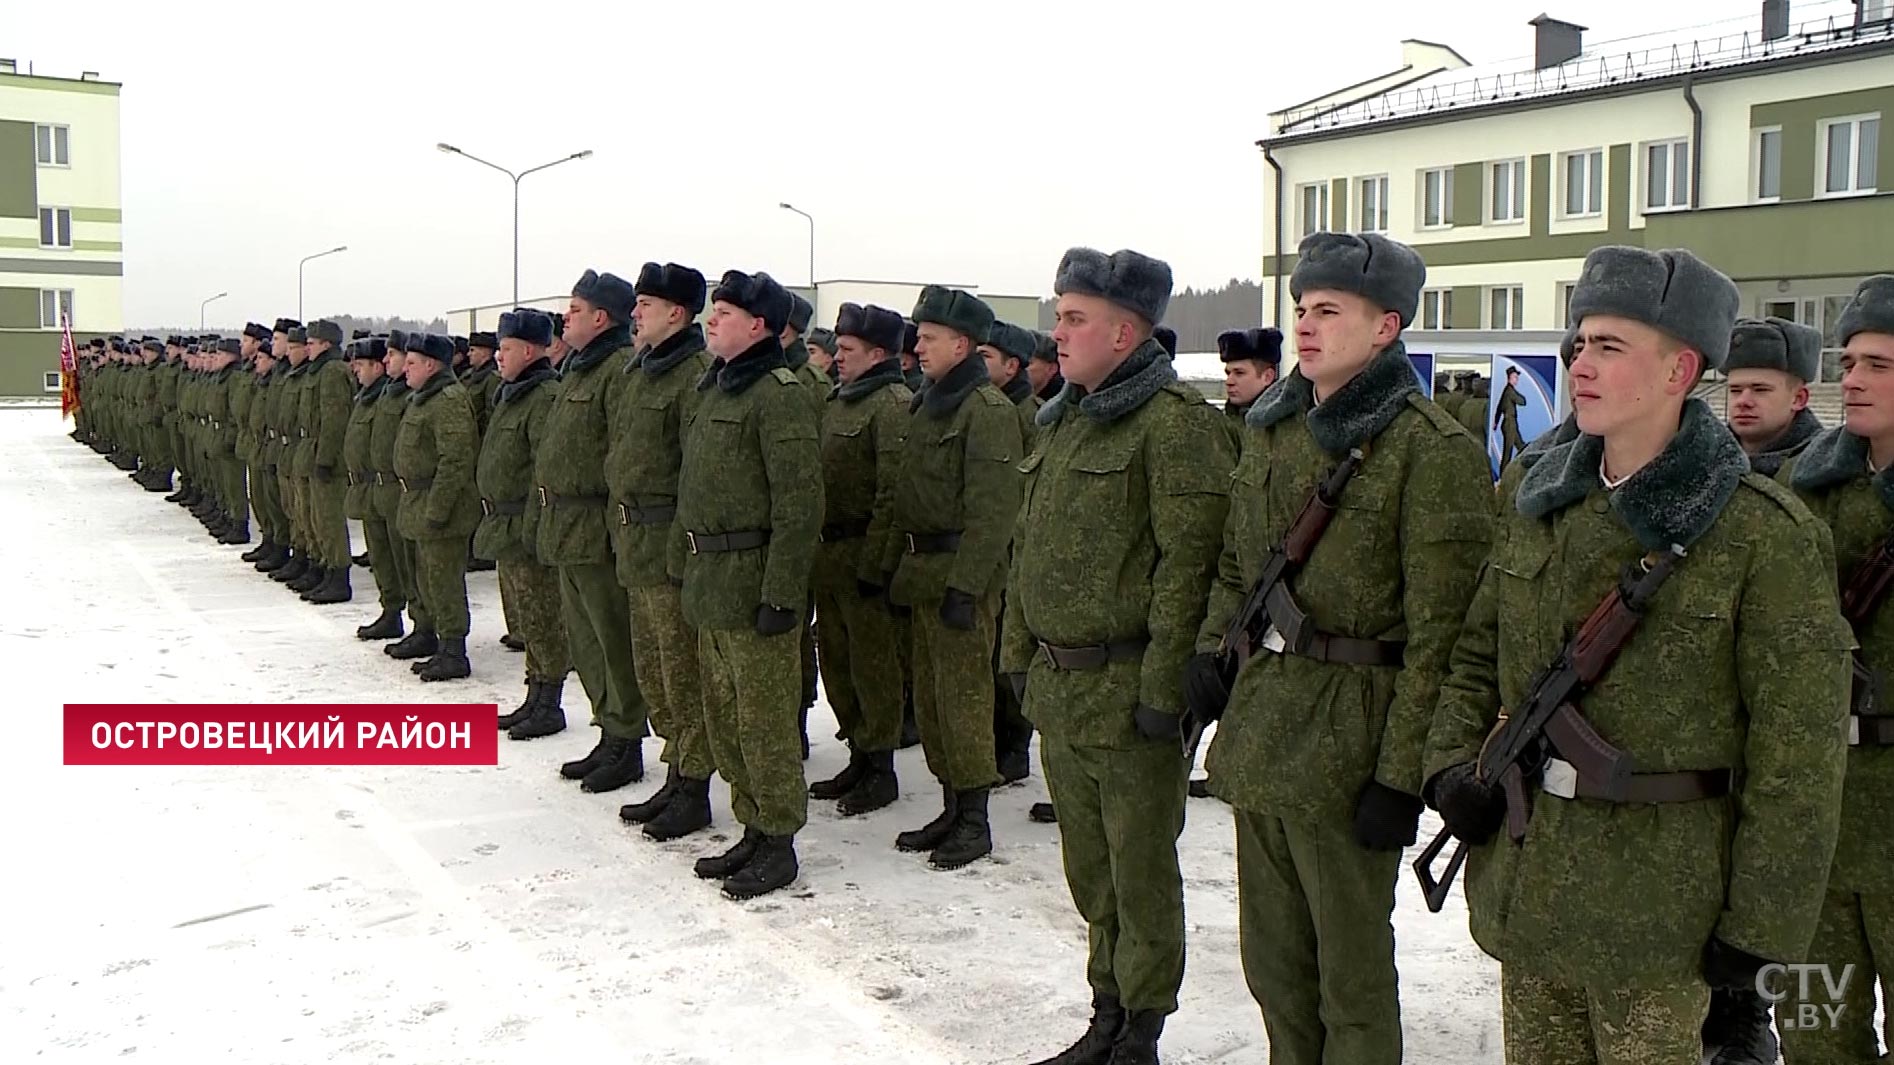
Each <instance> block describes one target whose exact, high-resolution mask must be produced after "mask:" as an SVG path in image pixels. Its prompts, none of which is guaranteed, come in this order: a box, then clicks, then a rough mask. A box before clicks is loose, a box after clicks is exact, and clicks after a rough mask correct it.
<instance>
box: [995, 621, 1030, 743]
mask: <svg viewBox="0 0 1894 1065" xmlns="http://www.w3.org/2000/svg"><path fill="white" fill-rule="evenodd" d="M999 616H1000V617H1001V618H1004V617H1006V593H1004V592H1001V593H1000V606H999ZM1002 627H1004V624H1003V623H1002ZM1003 639H1005V634H1004V633H1001V634H1000V636H999V638H997V639H995V640H994V641H993V744H994V748H995V751H996V753H997V752H1003V751H1011V750H1021V751H1023V750H1027V749H1029V748H1030V747H1031V746H1032V734H1033V724H1032V722H1031V721H1030V720H1028V719H1027V717H1026V713H1025V708H1024V707H1022V706H1020V705H1019V700H1018V699H1017V698H1015V697H1014V695H1013V686H1012V684H1011V683H1010V682H1008V681H1007V679H1006V675H1005V674H1003V673H1001V672H1000V641H1001V640H1003Z"/></svg>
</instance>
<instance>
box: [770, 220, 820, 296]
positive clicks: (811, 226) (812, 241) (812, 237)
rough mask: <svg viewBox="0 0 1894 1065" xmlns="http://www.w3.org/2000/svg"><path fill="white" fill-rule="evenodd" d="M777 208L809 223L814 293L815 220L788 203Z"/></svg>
mask: <svg viewBox="0 0 1894 1065" xmlns="http://www.w3.org/2000/svg"><path fill="white" fill-rule="evenodd" d="M776 206H778V207H781V208H782V209H783V210H785V211H794V212H796V213H797V214H799V215H801V216H802V220H803V221H805V222H807V223H809V289H810V290H811V291H814V289H815V219H814V218H813V217H811V216H810V214H809V212H807V211H805V210H803V209H802V208H800V207H796V206H793V205H791V204H787V203H779V204H777V205H776Z"/></svg>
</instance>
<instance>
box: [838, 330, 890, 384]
mask: <svg viewBox="0 0 1894 1065" xmlns="http://www.w3.org/2000/svg"><path fill="white" fill-rule="evenodd" d="M887 357H888V353H887V352H885V351H883V350H881V349H880V348H871V347H869V346H868V345H867V343H866V342H864V341H863V340H862V338H860V337H836V338H835V361H836V362H838V363H840V364H841V365H842V380H844V381H853V380H855V379H856V378H857V377H860V376H861V375H862V374H865V373H867V372H868V371H869V369H870V368H871V367H873V366H874V365H875V363H877V362H880V361H881V360H882V359H885V358H887Z"/></svg>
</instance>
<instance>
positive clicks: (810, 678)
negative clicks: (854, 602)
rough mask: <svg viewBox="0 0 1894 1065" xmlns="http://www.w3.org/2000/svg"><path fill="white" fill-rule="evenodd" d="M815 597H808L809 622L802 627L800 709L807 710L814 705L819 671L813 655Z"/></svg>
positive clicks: (807, 615) (807, 614) (806, 615)
mask: <svg viewBox="0 0 1894 1065" xmlns="http://www.w3.org/2000/svg"><path fill="white" fill-rule="evenodd" d="M815 610H816V604H815V596H814V595H813V594H811V595H810V596H809V602H808V604H807V613H806V614H805V615H804V616H805V617H807V618H809V619H810V620H809V622H808V623H807V624H804V625H803V626H802V647H801V648H800V651H801V653H802V709H804V710H808V709H809V708H810V707H812V706H814V705H815V694H816V680H817V678H818V677H819V675H820V673H821V669H820V667H819V666H817V664H816V653H815Z"/></svg>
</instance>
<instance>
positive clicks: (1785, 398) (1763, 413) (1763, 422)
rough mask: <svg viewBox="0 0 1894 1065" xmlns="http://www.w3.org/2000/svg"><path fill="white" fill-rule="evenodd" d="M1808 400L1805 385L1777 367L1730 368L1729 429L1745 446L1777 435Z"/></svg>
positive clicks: (1765, 442) (1787, 425) (1759, 443)
mask: <svg viewBox="0 0 1894 1065" xmlns="http://www.w3.org/2000/svg"><path fill="white" fill-rule="evenodd" d="M1808 402H1809V390H1808V388H1807V386H1805V385H1803V384H1802V382H1800V381H1798V380H1796V379H1795V378H1793V377H1791V376H1789V375H1788V374H1787V373H1784V372H1783V371H1781V370H1756V369H1750V370H1731V371H1730V432H1732V433H1735V434H1736V439H1737V440H1739V441H1741V442H1742V444H1743V447H1744V448H1745V449H1747V448H1748V447H1749V446H1750V445H1752V444H1756V445H1761V444H1767V443H1768V442H1769V441H1771V440H1773V439H1775V438H1776V437H1778V436H1780V435H1781V434H1782V431H1783V430H1784V429H1787V428H1788V427H1789V423H1790V422H1792V421H1794V420H1795V412H1796V411H1799V410H1801V409H1802V408H1803V407H1806V406H1808Z"/></svg>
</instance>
